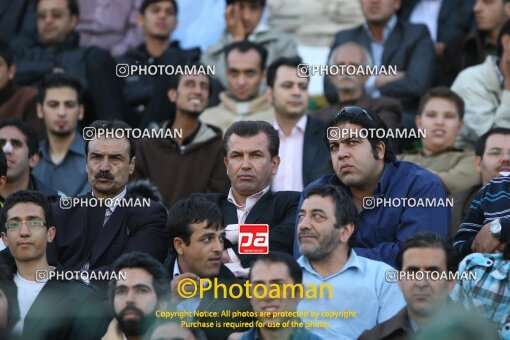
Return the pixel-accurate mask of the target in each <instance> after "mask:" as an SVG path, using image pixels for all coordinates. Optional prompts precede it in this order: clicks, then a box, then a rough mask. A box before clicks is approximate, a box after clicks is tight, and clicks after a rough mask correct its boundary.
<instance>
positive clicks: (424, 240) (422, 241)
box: [397, 231, 459, 273]
mask: <svg viewBox="0 0 510 340" xmlns="http://www.w3.org/2000/svg"><path fill="white" fill-rule="evenodd" d="M411 248H439V249H442V250H443V251H444V252H445V258H446V269H447V271H448V272H450V273H453V272H455V271H456V270H457V268H458V265H459V259H458V256H457V253H456V252H455V250H454V249H453V247H452V245H451V243H450V242H448V241H447V240H446V238H444V237H443V236H441V235H439V234H436V233H433V232H431V231H421V232H418V233H416V234H413V235H411V236H409V238H407V239H406V240H405V241H404V243H403V244H402V245H401V246H400V250H399V251H398V254H397V269H398V270H402V266H403V259H404V253H405V252H406V250H408V249H411Z"/></svg>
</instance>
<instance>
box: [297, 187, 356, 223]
mask: <svg viewBox="0 0 510 340" xmlns="http://www.w3.org/2000/svg"><path fill="white" fill-rule="evenodd" d="M310 196H320V197H331V198H332V199H333V204H334V205H335V217H336V223H335V228H337V229H338V228H340V227H341V226H343V225H346V224H349V223H351V224H354V227H357V225H358V210H357V209H356V206H355V205H354V203H353V202H352V199H351V198H350V197H349V195H348V194H347V193H346V192H345V191H344V190H343V189H341V188H340V187H337V186H334V185H332V184H327V185H314V186H311V187H310V188H308V189H306V190H305V192H304V195H303V199H307V198H309V197H310Z"/></svg>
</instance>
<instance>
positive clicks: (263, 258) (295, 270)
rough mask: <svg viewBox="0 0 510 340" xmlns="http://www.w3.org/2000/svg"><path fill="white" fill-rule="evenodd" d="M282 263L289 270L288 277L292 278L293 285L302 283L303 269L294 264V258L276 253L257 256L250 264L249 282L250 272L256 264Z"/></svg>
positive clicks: (250, 278)
mask: <svg viewBox="0 0 510 340" xmlns="http://www.w3.org/2000/svg"><path fill="white" fill-rule="evenodd" d="M259 262H263V263H283V264H284V265H285V266H287V268H288V269H289V275H290V277H291V278H292V281H294V283H296V284H299V283H303V269H301V267H300V266H299V264H298V263H297V262H296V260H295V259H294V257H292V256H291V255H289V254H287V253H282V252H278V251H274V252H270V253H268V254H262V255H258V256H257V257H256V258H255V260H254V261H253V262H252V263H251V267H250V273H249V274H248V279H249V280H250V281H251V280H252V277H251V271H252V269H253V267H254V266H255V264H256V263H259Z"/></svg>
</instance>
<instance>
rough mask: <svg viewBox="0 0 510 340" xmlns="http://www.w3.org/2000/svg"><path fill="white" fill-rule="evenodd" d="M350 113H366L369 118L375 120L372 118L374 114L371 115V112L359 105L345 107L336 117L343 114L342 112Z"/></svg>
mask: <svg viewBox="0 0 510 340" xmlns="http://www.w3.org/2000/svg"><path fill="white" fill-rule="evenodd" d="M345 113H347V114H350V115H364V116H366V117H367V118H368V119H370V120H374V119H373V118H372V116H371V115H370V113H368V112H367V110H365V109H363V108H361V107H359V106H346V107H344V108H343V109H341V110H340V112H338V113H337V114H336V117H338V116H340V115H342V114H345Z"/></svg>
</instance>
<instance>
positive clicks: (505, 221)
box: [453, 173, 510, 258]
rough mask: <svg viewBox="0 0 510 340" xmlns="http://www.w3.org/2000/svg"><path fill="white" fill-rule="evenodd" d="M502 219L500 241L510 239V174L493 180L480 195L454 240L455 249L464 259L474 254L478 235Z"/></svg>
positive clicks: (473, 203)
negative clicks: (473, 247) (490, 224)
mask: <svg viewBox="0 0 510 340" xmlns="http://www.w3.org/2000/svg"><path fill="white" fill-rule="evenodd" d="M497 218H500V219H501V237H500V241H502V242H506V241H508V240H509V238H510V174H508V173H505V174H504V175H503V174H502V176H500V177H496V178H494V179H492V180H491V181H490V182H489V183H487V184H486V185H485V186H484V187H483V188H482V189H480V191H479V192H478V194H476V196H475V198H474V199H473V202H472V203H471V206H470V207H469V210H468V213H467V215H466V218H465V219H464V221H463V222H462V224H461V225H460V228H459V231H458V232H457V234H456V235H455V237H454V238H453V247H454V248H455V249H456V250H457V251H458V253H459V254H460V255H461V256H462V258H464V257H466V256H467V255H469V254H471V253H472V250H471V245H472V243H473V240H474V239H475V237H476V234H478V232H479V231H480V229H482V227H483V226H484V225H486V224H487V223H489V222H491V221H493V220H495V219H497Z"/></svg>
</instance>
